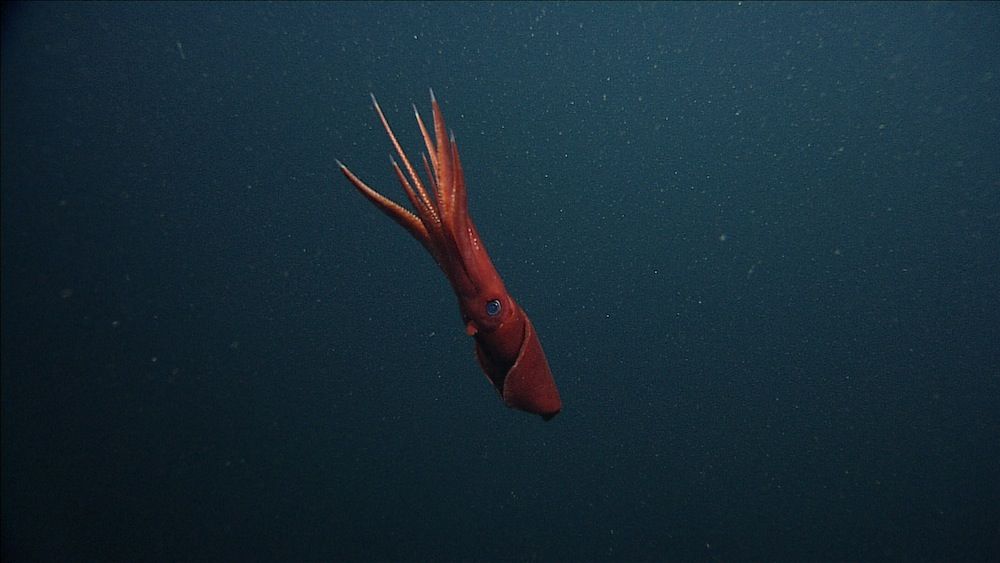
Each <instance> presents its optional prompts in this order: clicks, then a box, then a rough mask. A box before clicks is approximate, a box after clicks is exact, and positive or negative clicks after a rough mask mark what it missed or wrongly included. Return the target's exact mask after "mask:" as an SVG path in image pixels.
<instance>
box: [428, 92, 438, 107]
mask: <svg viewBox="0 0 1000 563" xmlns="http://www.w3.org/2000/svg"><path fill="white" fill-rule="evenodd" d="M428 90H430V91H431V103H432V104H433V103H434V102H436V101H437V99H436V98H434V88H428Z"/></svg>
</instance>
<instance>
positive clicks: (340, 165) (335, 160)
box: [333, 158, 347, 169]
mask: <svg viewBox="0 0 1000 563" xmlns="http://www.w3.org/2000/svg"><path fill="white" fill-rule="evenodd" d="M333 161H334V162H336V163H337V166H339V167H340V168H342V169H343V168H347V167H346V166H344V163H343V162H341V161H340V159H339V158H335V159H333Z"/></svg>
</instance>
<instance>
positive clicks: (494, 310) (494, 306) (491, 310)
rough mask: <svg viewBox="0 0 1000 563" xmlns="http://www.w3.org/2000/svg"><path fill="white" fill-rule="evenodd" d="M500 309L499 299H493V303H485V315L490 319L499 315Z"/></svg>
mask: <svg viewBox="0 0 1000 563" xmlns="http://www.w3.org/2000/svg"><path fill="white" fill-rule="evenodd" d="M500 309H502V307H501V306H500V300H499V299H494V300H493V301H489V302H487V303H486V314H487V315H489V316H491V317H495V316H497V315H499V314H500Z"/></svg>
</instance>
